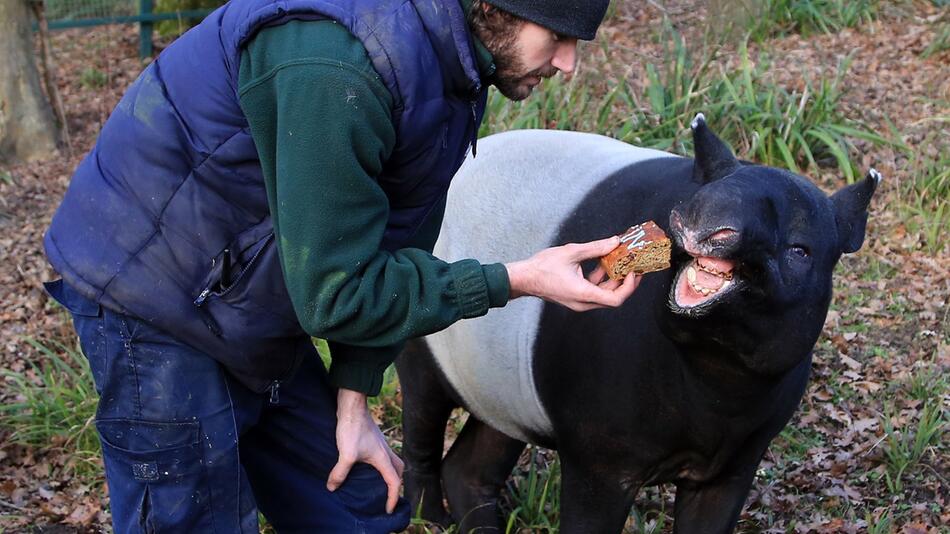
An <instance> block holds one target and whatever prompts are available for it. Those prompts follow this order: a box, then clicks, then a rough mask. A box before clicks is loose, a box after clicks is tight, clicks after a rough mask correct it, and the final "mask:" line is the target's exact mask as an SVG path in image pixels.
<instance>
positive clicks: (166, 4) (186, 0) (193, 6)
mask: <svg viewBox="0 0 950 534" xmlns="http://www.w3.org/2000/svg"><path fill="white" fill-rule="evenodd" d="M224 2H225V0H158V1H157V2H156V3H155V12H156V13H176V12H181V11H192V10H199V9H214V8H216V7H218V6H220V5H221V4H223V3H224ZM199 22H201V19H191V18H189V19H182V18H180V17H179V18H178V19H176V20H163V21H161V22H159V23H158V24H157V25H156V26H155V29H156V30H157V31H158V34H159V35H162V36H177V35H181V34H183V33H185V32H186V31H187V30H188V29H189V28H191V27H192V26H194V25H196V24H198V23H199Z"/></svg>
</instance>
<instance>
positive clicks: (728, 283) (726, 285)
mask: <svg viewBox="0 0 950 534" xmlns="http://www.w3.org/2000/svg"><path fill="white" fill-rule="evenodd" d="M731 284H732V280H726V281H725V282H723V283H722V287H720V288H719V289H726V288H727V287H729V286H730V285H731Z"/></svg>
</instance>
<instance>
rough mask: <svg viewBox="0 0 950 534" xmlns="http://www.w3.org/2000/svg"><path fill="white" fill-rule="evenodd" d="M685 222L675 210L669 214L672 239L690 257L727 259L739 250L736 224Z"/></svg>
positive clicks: (739, 237) (739, 235) (740, 237)
mask: <svg viewBox="0 0 950 534" xmlns="http://www.w3.org/2000/svg"><path fill="white" fill-rule="evenodd" d="M686 220H687V219H686V218H685V217H684V216H683V215H681V214H680V213H679V211H677V210H676V209H674V210H673V211H672V212H671V213H670V230H671V232H672V234H673V239H674V241H676V244H677V246H679V247H680V248H681V249H683V250H684V251H686V253H687V254H689V255H690V256H693V257H698V256H716V257H728V256H730V255H731V254H733V253H735V252H736V251H737V250H738V249H739V246H740V245H741V241H742V230H741V228H740V227H739V225H738V224H734V223H733V224H722V223H720V224H703V223H702V222H701V223H700V224H688V223H687V222H686Z"/></svg>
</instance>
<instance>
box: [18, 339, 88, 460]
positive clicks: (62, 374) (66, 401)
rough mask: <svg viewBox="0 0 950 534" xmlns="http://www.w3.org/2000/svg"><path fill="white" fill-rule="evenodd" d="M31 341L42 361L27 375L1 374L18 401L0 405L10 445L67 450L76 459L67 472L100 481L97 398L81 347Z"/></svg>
mask: <svg viewBox="0 0 950 534" xmlns="http://www.w3.org/2000/svg"><path fill="white" fill-rule="evenodd" d="M26 342H27V343H28V344H29V345H30V346H31V347H33V348H34V349H35V350H36V351H37V353H38V354H39V356H40V358H38V360H37V361H35V362H33V361H31V362H30V367H29V368H28V369H27V370H25V371H20V372H16V371H10V370H3V371H2V373H3V376H4V378H5V379H6V382H7V385H8V390H7V391H8V392H9V393H10V394H11V395H12V396H13V399H14V400H13V402H11V403H9V404H4V405H2V406H0V414H3V423H2V424H3V426H4V427H6V428H8V429H9V430H10V435H9V440H10V441H11V442H12V443H19V444H22V445H29V446H33V447H37V448H39V449H45V450H49V449H61V450H64V451H66V452H67V455H68V456H69V457H70V459H71V462H70V463H68V464H67V465H66V466H65V469H66V470H67V471H68V472H70V473H74V474H77V475H79V476H83V477H92V478H95V477H97V476H99V475H100V474H101V466H100V465H99V438H98V436H97V434H96V430H95V425H94V424H93V421H94V417H95V413H96V405H97V403H98V396H97V394H96V390H95V385H94V384H93V381H92V375H91V373H90V371H89V364H88V362H87V361H86V358H85V357H84V356H83V355H82V352H81V351H80V349H79V348H78V347H75V348H70V347H67V346H65V345H63V344H62V343H59V342H55V341H54V342H51V343H50V344H49V345H44V344H42V343H39V342H38V341H36V340H33V339H27V340H26Z"/></svg>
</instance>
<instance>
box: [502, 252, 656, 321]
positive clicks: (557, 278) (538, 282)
mask: <svg viewBox="0 0 950 534" xmlns="http://www.w3.org/2000/svg"><path fill="white" fill-rule="evenodd" d="M618 245H620V238H619V237H616V236H614V237H608V238H606V239H601V240H598V241H591V242H590V243H570V244H567V245H563V246H560V247H552V248H548V249H544V250H542V251H541V252H538V253H537V254H535V255H534V256H531V257H530V258H528V259H526V260H521V261H516V262H512V263H508V264H506V265H505V267H507V269H508V279H509V281H510V284H511V298H512V299H515V298H518V297H521V296H525V295H534V296H536V297H541V298H542V299H544V300H547V301H550V302H556V303H558V304H561V305H563V306H567V307H568V308H570V309H572V310H574V311H587V310H593V309H596V308H616V307H617V306H620V305H621V304H623V303H624V301H626V300H627V298H629V297H630V295H632V294H633V291H634V290H635V289H636V288H637V286H638V285H639V284H640V279H641V278H642V276H640V275H636V274H633V273H630V274H628V275H627V277H626V278H625V279H624V280H623V281H618V280H610V279H609V278H607V273H606V271H604V269H603V268H602V267H600V266H599V265H598V266H597V268H596V269H594V270H593V271H592V272H591V273H590V274H589V275H588V276H587V277H586V278H585V277H584V273H583V271H582V270H581V262H583V261H585V260H589V259H594V258H599V257H601V256H604V255H606V254H607V253H609V252H610V251H611V250H613V249H615V248H617V246H618Z"/></svg>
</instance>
